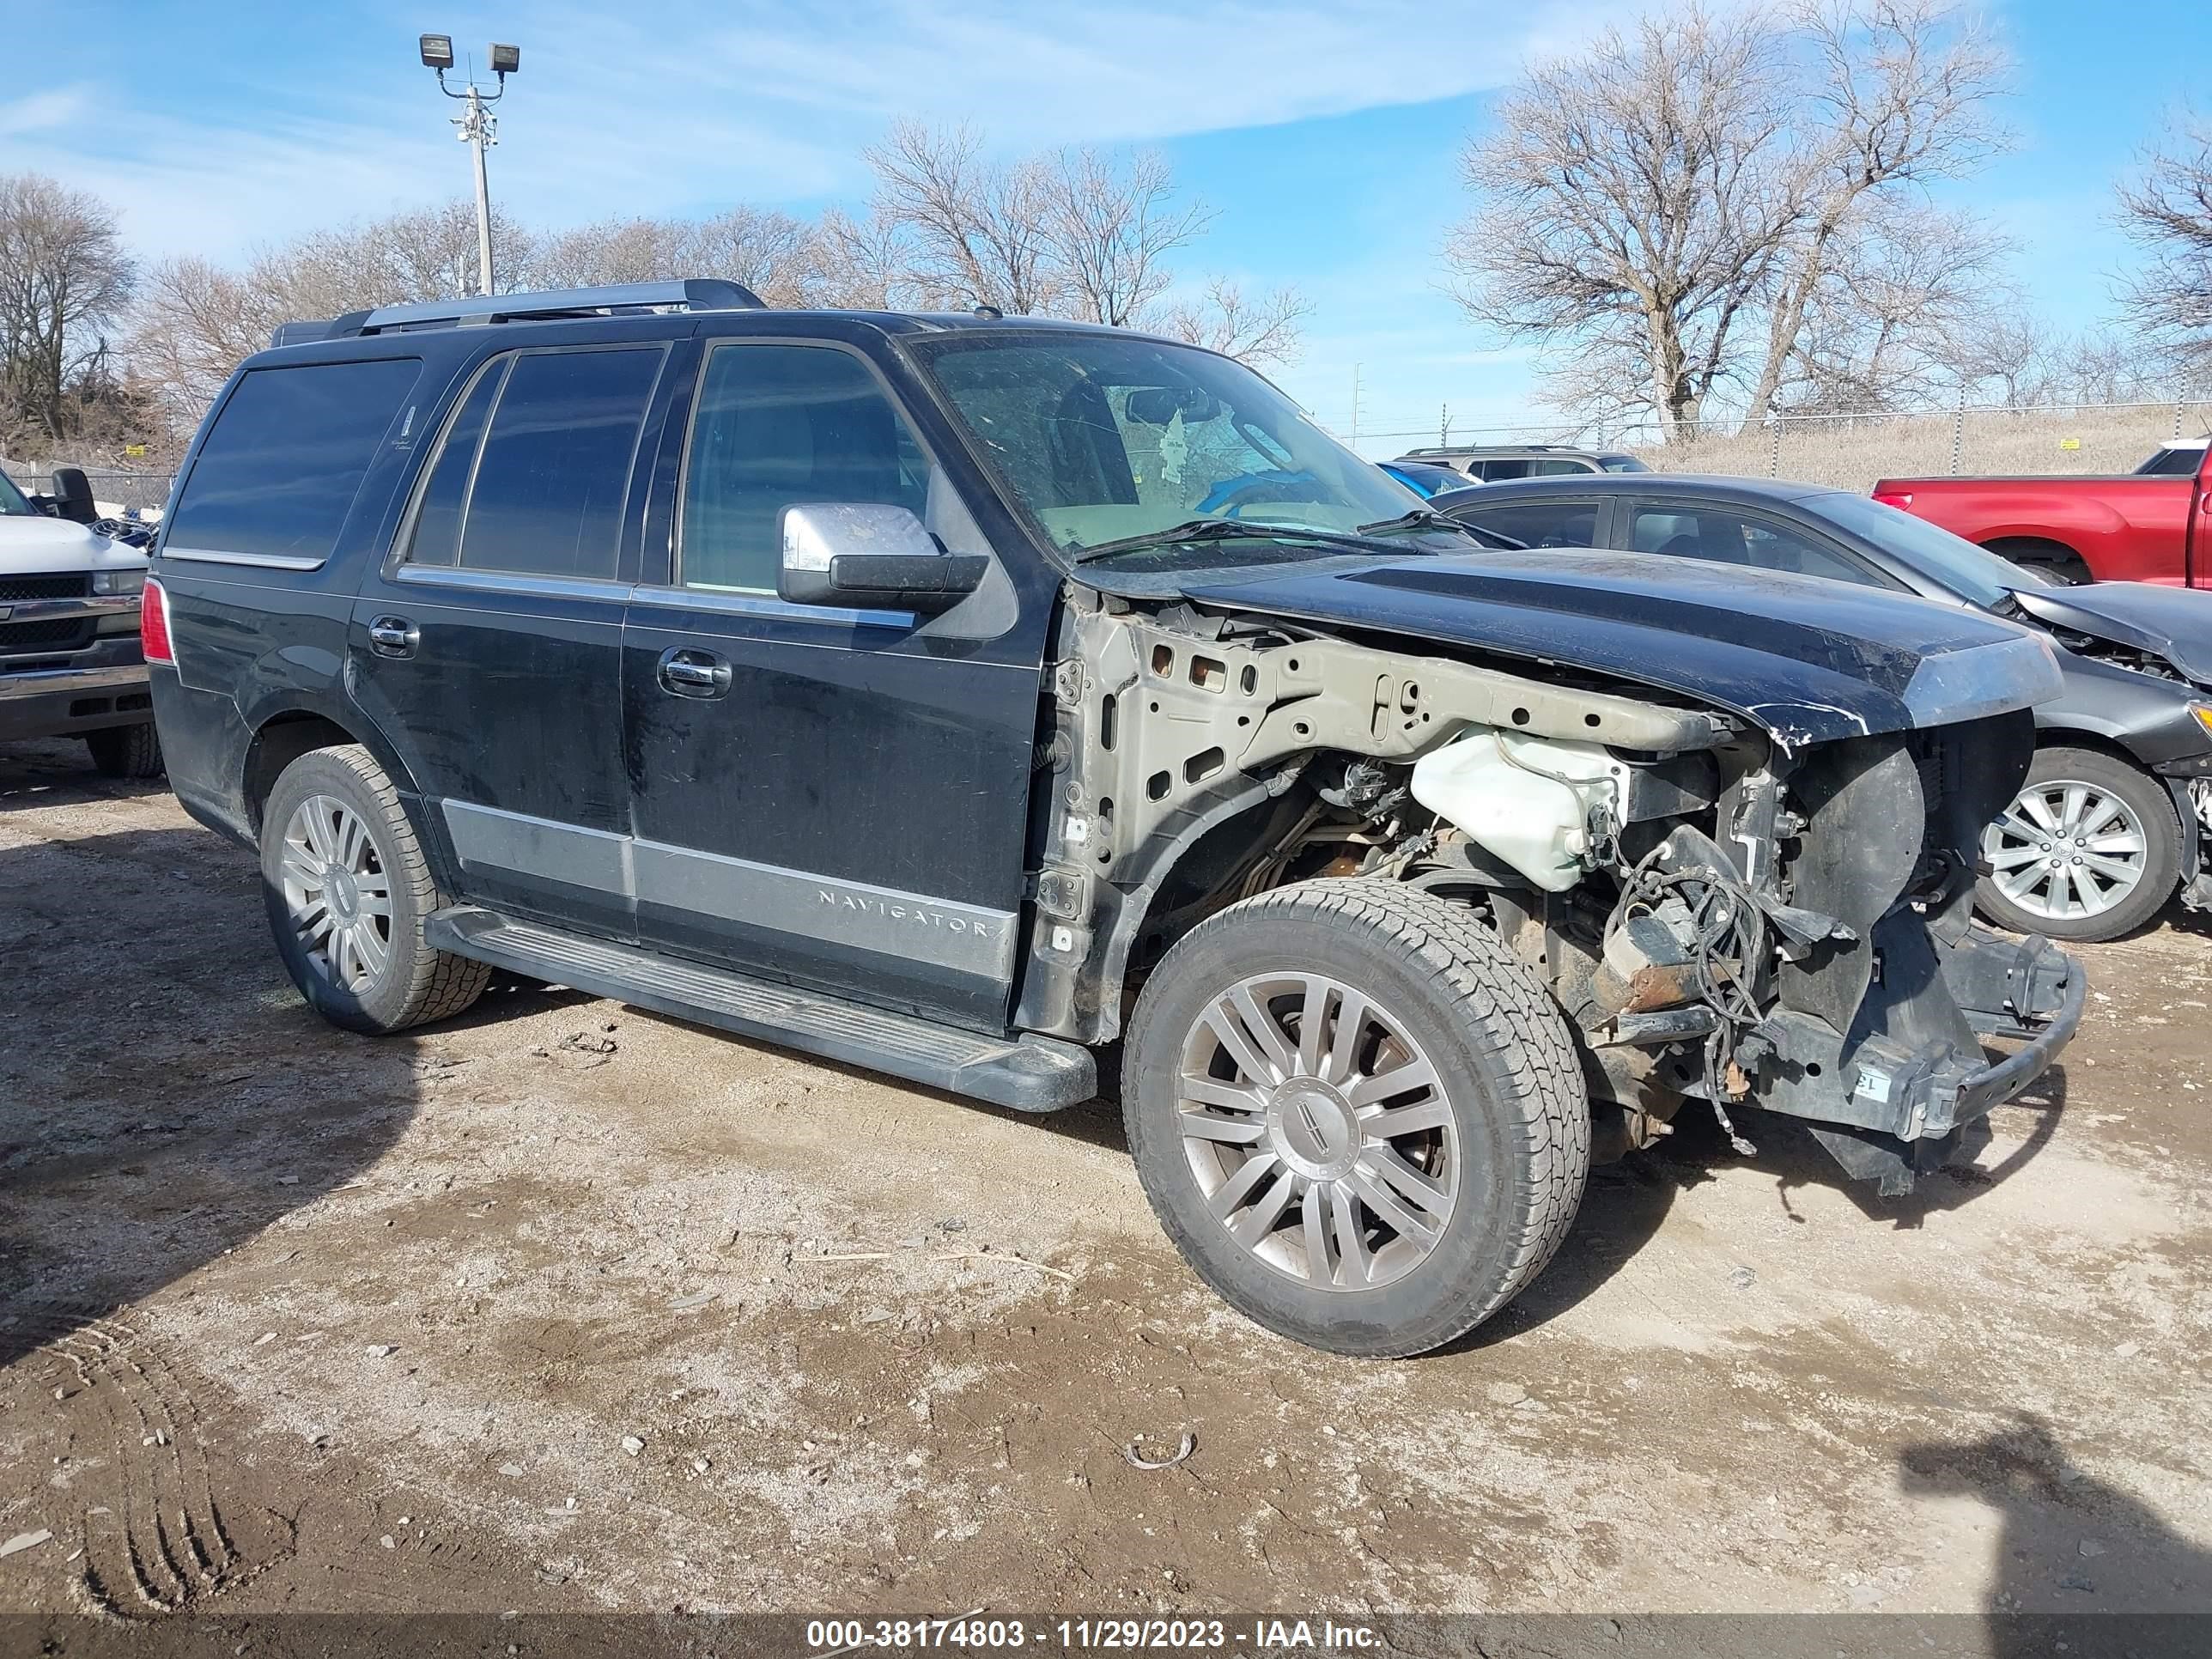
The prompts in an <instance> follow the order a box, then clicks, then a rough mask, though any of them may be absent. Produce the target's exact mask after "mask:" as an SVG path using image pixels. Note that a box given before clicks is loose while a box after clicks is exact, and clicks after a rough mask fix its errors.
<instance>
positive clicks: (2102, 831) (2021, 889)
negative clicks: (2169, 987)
mask: <svg viewBox="0 0 2212 1659" xmlns="http://www.w3.org/2000/svg"><path fill="white" fill-rule="evenodd" d="M2069 811H2071V813H2072V815H2073V817H2074V818H2075V820H2076V821H2075V822H2073V823H2069V822H2068V818H2069ZM1981 853H1982V857H1983V858H1984V860H1986V861H1987V862H1988V863H1989V864H1990V874H1988V875H1986V876H1984V877H1983V878H1981V879H1980V880H1979V881H1978V882H1977V883H1976V884H1975V887H1974V902H1975V904H1976V906H1977V908H1979V909H1980V911H1981V913H1982V914H1983V915H1985V916H1987V917H1988V918H1989V919H1990V921H1993V922H1995V923H1996V924H1997V926H1998V927H2005V928H2009V929H2010V930H2011V931H2012V932H2014V933H2040V934H2042V935H2043V936H2044V937H2045V938H2046V939H2065V940H2069V941H2074V942H2084V943H2094V942H2096V941H2098V940H2101V939H2118V938H2120V937H2121V936H2122V935H2123V934H2126V933H2133V932H2135V930H2136V928H2138V927H2142V925H2143V924H2144V923H2145V922H2147V921H2149V920H2150V919H2151V918H2152V917H2153V916H2154V915H2157V914H2158V913H2159V911H2160V908H2163V907H2164V905H2165V903H2166V901H2167V900H2168V899H2170V898H2172V896H2173V890H2174V888H2175V886H2176V884H2178V883H2179V881H2180V878H2181V821H2180V819H2179V817H2177V816H2176V815H2175V812H2174V810H2173V799H2172V796H2171V795H2169V794H2168V793H2166V786H2165V785H2164V784H2163V783H2161V782H2160V781H2159V780H2158V779H2156V778H2154V777H2153V776H2152V775H2150V774H2149V773H2148V772H2144V771H2142V770H2140V769H2137V768H2136V767H2133V766H2130V765H2129V764H2128V763H2126V762H2125V761H2122V760H2116V759H2114V758H2113V757H2112V756H2110V755H2107V754H2104V753H2102V752H2101V751H2100V750H2094V749H2069V748H2050V749H2039V750H2036V751H2035V759H2034V761H2033V763H2031V764H2030V765H2029V767H2028V769H2027V782H2026V783H2024V784H2023V785H2021V793H2020V794H2019V796H2018V797H2017V798H2016V799H2015V800H2014V802H2013V804H2012V805H2010V806H2009V807H2008V808H2007V809H2006V811H2005V815H2004V817H2002V818H2000V819H1999V820H1998V821H1997V822H1996V823H1993V824H1991V825H1990V828H1989V829H1988V830H1987V831H1986V832H1984V836H1983V837H1982V847H1981ZM2053 859H2057V860H2062V862H2059V863H2056V864H2054V863H2053V862H2052V861H2051V860H2053ZM2092 907H2094V908H2092Z"/></svg>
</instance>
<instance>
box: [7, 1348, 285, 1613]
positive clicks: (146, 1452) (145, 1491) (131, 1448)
mask: <svg viewBox="0 0 2212 1659" xmlns="http://www.w3.org/2000/svg"><path fill="white" fill-rule="evenodd" d="M49 1322H50V1323H51V1324H52V1325H54V1326H56V1327H58V1329H57V1330H56V1331H55V1334H52V1335H51V1336H48V1337H46V1339H45V1340H42V1341H41V1342H40V1344H39V1352H41V1353H43V1354H45V1355H47V1356H49V1357H50V1358H52V1359H53V1360H55V1361H58V1363H59V1366H60V1367H61V1368H63V1369H61V1370H58V1371H57V1373H56V1374H57V1375H58V1376H63V1377H64V1381H63V1382H62V1383H60V1384H59V1386H58V1387H57V1388H56V1389H55V1390H54V1395H55V1398H56V1399H57V1400H59V1401H63V1402H64V1403H65V1404H71V1410H72V1413H74V1414H75V1415H76V1416H78V1417H79V1418H81V1419H88V1421H87V1422H86V1424H85V1426H86V1428H87V1429H88V1430H89V1431H92V1432H93V1433H94V1435H95V1436H97V1437H100V1438H102V1439H104V1441H105V1442H106V1457H105V1459H104V1460H102V1461H101V1462H100V1463H99V1464H98V1465H96V1466H95V1468H94V1470H93V1471H92V1472H91V1474H90V1475H89V1478H88V1481H87V1483H86V1484H85V1486H84V1487H83V1491H84V1495H85V1497H86V1498H88V1500H89V1499H93V1498H98V1499H100V1501H99V1502H96V1503H94V1502H88V1504H87V1507H86V1508H85V1510H84V1512H83V1515H82V1520H81V1522H80V1530H81V1534H82V1537H81V1548H82V1556H81V1557H80V1558H79V1559H80V1560H81V1563H82V1565H81V1566H80V1569H79V1572H80V1579H81V1583H82V1587H83V1589H84V1592H85V1595H86V1596H87V1597H88V1600H89V1601H91V1603H92V1604H93V1605H94V1607H98V1608H99V1609H100V1610H101V1611H102V1612H105V1613H111V1614H113V1615H115V1616H117V1617H120V1618H125V1619H139V1620H143V1619H160V1618H164V1617H167V1616H168V1615H170V1614H173V1613H182V1612H185V1611H186V1610H188V1609H191V1608H195V1607H198V1606H199V1605H200V1604H202V1603H204V1602H205V1601H209V1600H210V1599H212V1598H213V1597H216V1596H218V1595H222V1594H224V1593H225V1592H226V1591H228V1590H233V1589H237V1588H238V1587H239V1586H240V1585H242V1584H246V1583H251V1582H252V1580H253V1579H254V1578H257V1577H259V1576H260V1575H261V1574H262V1573H264V1572H265V1571H268V1570H269V1569H270V1567H272V1566H275V1565H277V1564H278V1563H280V1562H282V1561H283V1560H284V1559H287V1558H289V1556H290V1555H291V1553H292V1550H293V1545H294V1540H295V1527H294V1525H293V1523H292V1522H290V1521H289V1520H287V1519H286V1518H285V1517H284V1516H280V1515H276V1514H275V1513H273V1512H272V1511H270V1510H264V1509H260V1508H258V1506H247V1507H246V1508H245V1509H244V1510H241V1511H240V1514H239V1516H238V1517H237V1521H236V1522H234V1521H233V1520H232V1519H231V1518H230V1517H228V1516H226V1514H225V1511H224V1507H223V1504H222V1501H221V1499H220V1498H219V1497H218V1495H217V1491H216V1477H215V1474H214V1472H213V1469H212V1468H211V1466H210V1462H209V1458H208V1455H207V1449H206V1446H205V1443H204V1440H203V1437H202V1435H201V1432H200V1423H199V1410H198V1407H197V1404H196V1402H195V1401H193V1399H192V1395H191V1390H190V1389H187V1388H186V1387H185V1385H184V1384H183V1383H180V1382H179V1379H178V1377H177V1376H176V1373H175V1372H174V1371H173V1370H172V1369H171V1368H170V1366H169V1364H168V1363H167V1359H166V1358H165V1357H164V1356H163V1354H162V1353H161V1347H160V1345H159V1344H158V1343H156V1342H155V1341H154V1340H152V1339H150V1338H149V1337H147V1336H145V1335H144V1334H142V1333H140V1332H138V1331H137V1330H136V1329H134V1328H132V1327H131V1326H129V1325H126V1324H125V1323H123V1322H120V1321H119V1320H116V1319H112V1318H108V1317H105V1316H96V1315H94V1316H86V1315H77V1316H70V1315H67V1314H63V1313H58V1312H55V1313H52V1314H50V1315H49ZM72 1402H80V1403H72Z"/></svg>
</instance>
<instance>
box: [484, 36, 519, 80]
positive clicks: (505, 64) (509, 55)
mask: <svg viewBox="0 0 2212 1659" xmlns="http://www.w3.org/2000/svg"><path fill="white" fill-rule="evenodd" d="M521 68H522V48H521V47H520V46H501V45H500V44H499V42H498V41H496V40H495V41H493V42H492V43H491V72H492V73H493V74H494V75H513V74H515V73H516V72H517V71H519V70H520V69H521Z"/></svg>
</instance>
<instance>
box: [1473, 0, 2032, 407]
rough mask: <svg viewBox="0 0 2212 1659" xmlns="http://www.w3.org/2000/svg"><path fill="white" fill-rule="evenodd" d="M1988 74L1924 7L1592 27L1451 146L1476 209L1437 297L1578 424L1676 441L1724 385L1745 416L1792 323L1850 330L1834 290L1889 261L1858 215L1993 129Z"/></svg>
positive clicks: (1955, 27) (1758, 10) (1873, 212)
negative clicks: (1544, 351)
mask: <svg viewBox="0 0 2212 1659" xmlns="http://www.w3.org/2000/svg"><path fill="white" fill-rule="evenodd" d="M2001 76H2002V59H2001V58H1999V57H1998V56H1997V55H1996V53H1995V52H1994V51H1993V49H1991V48H1990V46H1988V44H1987V43H1986V41H1985V40H1984V39H1983V38H1982V37H1981V36H1980V35H1979V34H1978V33H1977V32H1976V31H1975V30H1974V28H1973V27H1972V26H1971V25H1970V24H1969V23H1968V22H1967V21H1965V20H1964V19H1963V17H1962V15H1960V14H1958V13H1956V12H1954V11H1952V10H1950V9H1948V8H1947V6H1945V5H1944V4H1943V3H1942V0H1793V3H1792V4H1791V5H1790V8H1789V9H1786V10H1784V9H1777V8H1775V7H1772V6H1768V7H1760V6H1756V5H1754V6H1752V7H1750V8H1747V9H1730V10H1729V11H1726V12H1709V11H1707V10H1705V9H1703V7H1702V6H1700V5H1697V4H1692V5H1691V6H1688V7H1686V8H1684V9H1677V10H1670V11H1668V12H1664V13H1661V14H1654V15H1650V16H1647V17H1646V18H1644V20H1643V21H1641V22H1639V23H1638V24H1637V25H1636V26H1635V27H1634V28H1633V29H1632V30H1631V31H1629V32H1627V33H1623V32H1621V31H1619V30H1613V31H1608V32H1607V33H1603V34H1601V35H1600V36H1599V37H1598V39H1597V40H1596V41H1595V43H1594V44H1593V45H1592V46H1590V47H1589V48H1588V49H1587V50H1586V51H1584V52H1583V53H1581V54H1579V55H1577V56H1576V57H1572V58H1556V59H1552V60H1549V61H1546V62H1541V63H1538V64H1534V65H1533V66H1531V67H1530V68H1529V69H1528V70H1527V72H1526V74H1525V76H1524V77H1523V79H1522V82H1520V83H1519V84H1518V85H1516V87H1515V88H1512V89H1511V90H1510V91H1509V92H1508V93H1507V94H1505V95H1504V98H1503V99H1502V100H1501V101H1500V104H1499V107H1498V125H1497V127H1496V129H1495V130H1494V131H1492V132H1491V133H1489V134H1488V135H1486V136H1485V137H1481V138H1480V139H1478V140H1476V141H1475V142H1474V143H1471V144H1470V145H1469V147H1468V150H1467V151H1466V153H1465V155H1464V156H1463V157H1462V171H1463V173H1464V174H1465V177H1466V179H1467V181H1468V184H1469V185H1471V186H1472V187H1473V188H1474V190H1475V191H1476V192H1477V194H1478V196H1479V197H1480V205H1479V207H1478V209H1477V210H1476V212H1475V214H1474V216H1472V217H1471V218H1470V219H1469V220H1468V222H1466V223H1464V224H1463V225H1462V226H1461V228H1459V229H1458V230H1457V231H1456V232H1455V233H1454V234H1453V236H1452V238H1451V240H1450V241H1449V243H1448V245H1447V247H1446V258H1447V261H1448V264H1449V267H1450V268H1451V270H1452V271H1453V273H1454V275H1455V279H1456V283H1457V288H1456V291H1457V294H1458V297H1459V299H1460V301H1461V302H1462V306H1463V307H1465V308H1466V310H1467V311H1468V314H1469V315H1470V316H1472V317H1473V318H1474V319H1475V320H1477V321H1479V322H1481V323H1484V324H1486V325H1489V326H1491V327H1492V328H1494V329H1497V330H1498V331H1502V332H1504V333H1506V334H1508V335H1514V336H1519V337H1525V338H1533V339H1536V340H1540V341H1542V342H1544V343H1546V344H1547V345H1549V346H1551V347H1552V348H1553V349H1554V352H1555V366H1556V368H1557V371H1558V380H1557V381H1556V383H1555V386H1554V388H1553V390H1554V394H1555V400H1556V401H1559V402H1560V403H1562V404H1566V405H1568V406H1571V407H1575V408H1577V409H1580V410H1583V412H1585V413H1586V414H1590V415H1595V416H1620V415H1625V414H1632V413H1641V414H1645V415H1652V416H1657V417H1658V419H1659V420H1660V422H1662V425H1663V427H1664V428H1665V429H1666V431H1667V433H1668V435H1669V436H1670V437H1681V438H1688V437H1694V436H1696V435H1698V433H1699V429H1700V425H1701V422H1704V421H1705V419H1706V418H1707V416H1708V409H1707V405H1708V403H1709V402H1710V401H1711V400H1712V399H1714V398H1715V396H1716V394H1717V393H1719V392H1723V390H1724V389H1727V388H1730V387H1735V388H1743V389H1747V390H1748V397H1747V398H1745V399H1744V402H1745V404H1746V405H1747V407H1748V408H1749V409H1750V410H1751V411H1753V414H1754V415H1757V414H1760V413H1763V412H1764V411H1765V410H1767V409H1769V408H1770V407H1771V406H1772V405H1773V404H1774V403H1775V402H1776V400H1777V398H1778V397H1780V396H1781V394H1782V392H1783V389H1784V384H1785V382H1787V381H1789V380H1790V379H1791V378H1792V376H1793V375H1796V376H1798V377H1800V378H1802V374H1803V373H1804V371H1805V368H1806V362H1807V360H1806V355H1805V353H1804V351H1803V350H1802V349H1801V336H1802V335H1803V334H1804V333H1805V331H1807V330H1808V328H1810V327H1812V326H1814V324H1815V322H1816V321H1817V323H1818V325H1819V331H1820V332H1822V333H1824V334H1826V335H1827V336H1828V337H1830V338H1831V339H1833V338H1835V337H1838V334H1839V331H1840V332H1842V333H1849V332H1851V331H1853V330H1852V329H1849V328H1845V327H1844V324H1843V321H1842V319H1841V316H1840V313H1841V310H1842V308H1843V307H1844V305H1845V304H1846V302H1847V301H1848V300H1849V298H1850V292H1851V290H1850V286H1849V283H1848V282H1847V281H1840V280H1838V279H1839V278H1840V277H1842V276H1844V274H1845V273H1847V272H1848V271H1849V270H1850V269H1851V268H1852V267H1853V266H1854V265H1855V264H1863V263H1864V262H1865V261H1866V259H1867V258H1868V257H1869V254H1870V253H1872V252H1894V249H1893V248H1885V237H1884V235H1883V234H1882V232H1881V229H1880V228H1879V226H1878V225H1875V224H1870V222H1871V221H1875V220H1876V219H1878V218H1879V216H1880V215H1879V213H1878V212H1877V210H1878V209H1881V207H1882V206H1883V204H1886V203H1888V202H1890V201H1892V200H1893V199H1894V198H1898V197H1900V196H1901V195H1902V194H1903V192H1905V191H1907V190H1909V189H1911V188H1912V187H1914V186H1916V185H1918V184H1919V183H1920V182H1922V181H1923V180H1925V179H1930V178H1935V177H1938V176H1943V175H1946V174H1948V173H1954V172H1956V171H1959V170H1960V169H1963V168H1964V167H1967V166H1970V165H1971V164H1972V162H1973V161H1976V160H1978V158H1979V157H1980V155H1983V154H1984V153H1985V152H1986V150H1987V149H1988V148H1989V146H1990V144H1991V143H1993V142H1994V135H1993V133H1992V131H1991V129H1990V126H1989V125H1988V123H1987V121H1986V119H1985V117H1984V109H1985V106H1986V105H1987V103H1988V100H1990V98H1991V97H1993V96H1994V94H1995V93H1996V90H1997V88H1998V85H1999V82H2000V79H2001ZM1891 297H1892V298H1894V297H1895V295H1894V293H1893V295H1892V296H1891ZM1816 313H1817V314H1816ZM1863 320H1869V319H1863ZM1871 320H1873V321H1874V322H1875V325H1876V326H1877V327H1879V326H1880V319H1871Z"/></svg>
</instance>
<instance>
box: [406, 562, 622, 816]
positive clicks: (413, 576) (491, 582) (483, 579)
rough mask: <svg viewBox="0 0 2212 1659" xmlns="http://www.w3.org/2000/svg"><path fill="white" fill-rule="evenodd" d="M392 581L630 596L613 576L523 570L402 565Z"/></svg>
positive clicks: (548, 595)
mask: <svg viewBox="0 0 2212 1659" xmlns="http://www.w3.org/2000/svg"><path fill="white" fill-rule="evenodd" d="M392 580H394V581H398V582H407V583H412V584H416V585H418V586H423V587H460V588H466V589H469V590H471V591H472V592H493V593H525V594H530V595H532V596H534V597H537V598H539V599H614V600H617V601H620V600H626V599H629V597H630V595H631V588H630V585H629V583H628V582H625V581H623V580H621V579H620V578H618V577H614V576H608V577H597V576H533V575H532V574H530V573H529V572H527V571H524V570H465V569H463V568H460V567H459V566H457V565H450V564H403V565H401V566H400V567H399V568H398V569H397V570H395V571H393V572H392ZM485 810H489V809H485Z"/></svg>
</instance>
